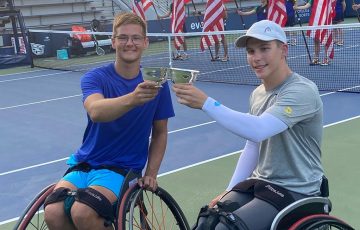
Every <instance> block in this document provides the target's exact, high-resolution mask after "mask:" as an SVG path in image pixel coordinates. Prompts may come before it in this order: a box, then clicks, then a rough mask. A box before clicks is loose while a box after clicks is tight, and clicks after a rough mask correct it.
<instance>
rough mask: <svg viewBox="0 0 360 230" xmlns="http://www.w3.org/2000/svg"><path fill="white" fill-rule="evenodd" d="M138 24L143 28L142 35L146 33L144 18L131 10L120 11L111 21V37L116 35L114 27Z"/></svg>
mask: <svg viewBox="0 0 360 230" xmlns="http://www.w3.org/2000/svg"><path fill="white" fill-rule="evenodd" d="M129 24H134V25H139V26H141V28H142V30H143V35H144V36H145V35H146V22H144V20H143V19H142V18H141V17H139V16H137V15H136V14H134V13H132V12H126V13H120V14H118V15H116V16H115V18H114V22H113V35H112V36H113V37H114V36H116V34H115V33H116V29H117V28H119V27H120V26H122V25H129Z"/></svg>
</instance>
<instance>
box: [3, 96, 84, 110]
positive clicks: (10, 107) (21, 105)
mask: <svg viewBox="0 0 360 230" xmlns="http://www.w3.org/2000/svg"><path fill="white" fill-rule="evenodd" d="M80 96H82V94H76V95H72V96H67V97H58V98H53V99H48V100H44V101H35V102H31V103H26V104H20V105H13V106H7V107H0V110H6V109H14V108H19V107H24V106H29V105H36V104H42V103H46V102H51V101H58V100H64V99H69V98H73V97H80Z"/></svg>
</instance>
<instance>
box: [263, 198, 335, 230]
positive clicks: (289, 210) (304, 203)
mask: <svg viewBox="0 0 360 230" xmlns="http://www.w3.org/2000/svg"><path fill="white" fill-rule="evenodd" d="M331 207H332V205H331V201H330V200H329V198H327V197H308V198H304V199H301V200H298V201H296V202H294V203H292V204H290V205H289V206H287V207H286V208H284V209H283V210H281V211H280V212H279V213H278V214H277V215H276V217H275V219H274V221H273V222H272V224H271V228H270V230H276V229H289V227H290V226H291V225H292V224H293V223H295V222H296V221H297V220H299V219H301V218H303V217H306V216H310V215H314V214H329V213H330V211H331Z"/></svg>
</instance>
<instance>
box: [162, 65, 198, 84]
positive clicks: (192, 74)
mask: <svg viewBox="0 0 360 230" xmlns="http://www.w3.org/2000/svg"><path fill="white" fill-rule="evenodd" d="M198 74H199V71H198V70H191V69H179V68H169V69H168V77H169V78H170V79H171V81H172V82H173V83H175V84H177V83H192V82H195V81H196V77H197V75H198Z"/></svg>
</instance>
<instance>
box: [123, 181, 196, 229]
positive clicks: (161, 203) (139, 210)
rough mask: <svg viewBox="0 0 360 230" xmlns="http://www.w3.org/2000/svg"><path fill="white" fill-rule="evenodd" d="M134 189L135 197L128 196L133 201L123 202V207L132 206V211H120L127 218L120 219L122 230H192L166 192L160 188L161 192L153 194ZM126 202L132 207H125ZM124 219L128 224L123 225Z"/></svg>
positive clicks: (125, 200) (126, 200)
mask: <svg viewBox="0 0 360 230" xmlns="http://www.w3.org/2000/svg"><path fill="white" fill-rule="evenodd" d="M132 189H133V190H134V191H131V192H132V193H133V195H131V196H130V195H128V197H131V198H133V199H125V198H124V200H123V201H122V206H121V207H128V206H130V209H129V210H128V211H127V212H124V211H120V213H122V215H123V216H126V218H124V217H121V218H119V223H120V227H119V229H120V230H128V229H129V230H131V229H141V230H188V229H190V227H189V225H188V223H187V222H186V219H185V216H184V214H183V213H182V211H181V209H180V208H179V206H178V205H177V203H176V202H175V200H174V199H173V198H172V197H171V196H170V195H169V194H168V193H167V192H166V191H165V190H163V189H161V188H159V189H160V190H159V189H158V191H156V192H151V191H147V190H143V189H140V188H136V189H134V188H132ZM129 193H130V191H129ZM129 193H128V194H129ZM125 202H130V203H131V205H125V204H124V203H125ZM122 218H123V219H125V220H126V222H127V223H126V224H121V220H122Z"/></svg>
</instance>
